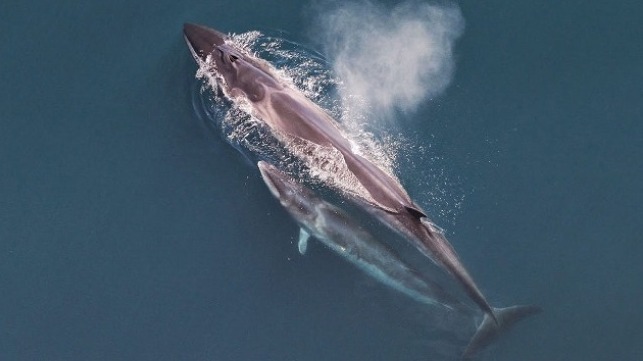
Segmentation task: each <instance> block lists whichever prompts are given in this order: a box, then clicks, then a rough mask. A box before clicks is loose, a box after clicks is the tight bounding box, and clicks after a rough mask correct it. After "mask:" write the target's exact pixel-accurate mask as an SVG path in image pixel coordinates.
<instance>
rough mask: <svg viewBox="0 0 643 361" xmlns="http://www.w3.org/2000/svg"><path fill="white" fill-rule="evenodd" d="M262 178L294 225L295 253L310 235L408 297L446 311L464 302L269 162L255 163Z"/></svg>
mask: <svg viewBox="0 0 643 361" xmlns="http://www.w3.org/2000/svg"><path fill="white" fill-rule="evenodd" d="M257 167H258V168H259V170H260V172H261V177H262V178H263V180H264V182H265V183H266V185H267V186H268V189H270V192H271V193H272V195H273V196H275V198H277V200H279V203H280V204H281V205H282V206H283V207H284V209H286V211H287V212H288V213H289V214H290V215H291V216H292V218H293V219H294V220H295V221H296V222H297V224H299V226H300V227H301V229H300V236H299V244H298V248H299V252H300V253H301V254H304V253H305V252H306V249H307V243H308V240H309V238H311V237H312V238H315V239H317V240H318V241H319V242H321V243H323V244H324V245H325V246H326V247H328V248H329V249H330V250H332V251H334V252H335V253H337V254H338V255H340V256H341V257H343V258H344V259H346V260H347V261H349V262H350V263H351V264H353V265H355V266H356V267H357V268H359V269H361V270H362V271H364V272H365V273H366V274H367V275H369V276H371V277H373V278H374V279H376V280H378V281H379V282H381V283H383V284H384V285H386V286H389V287H391V288H393V289H395V290H397V291H399V292H401V293H403V294H405V295H407V296H409V297H411V298H412V299H414V300H416V301H418V302H421V303H424V304H427V305H441V306H444V307H446V308H447V309H450V310H453V309H456V310H464V309H465V307H466V306H465V305H464V304H463V303H461V302H460V301H458V300H457V299H456V298H455V297H453V296H451V295H449V294H448V293H447V292H446V291H445V290H444V289H442V287H441V286H440V285H438V284H437V283H436V282H434V281H432V280H430V279H428V278H427V277H425V276H423V275H421V274H420V273H419V272H417V271H416V270H414V269H413V268H412V267H410V266H409V265H407V264H406V263H405V262H404V261H402V259H400V257H399V256H398V254H397V253H396V252H395V251H393V250H392V249H391V248H390V247H388V246H387V245H386V244H384V243H382V242H380V241H378V240H376V239H375V238H374V237H373V236H372V235H371V234H370V233H369V232H367V231H366V230H364V229H363V228H362V227H361V226H360V225H359V224H358V223H357V222H356V221H355V220H353V219H352V218H351V217H350V216H349V215H348V214H347V213H346V212H344V211H343V210H341V209H340V208H338V207H336V206H334V205H332V204H331V203H329V202H326V201H324V200H323V199H321V198H320V197H319V196H318V195H317V194H315V192H313V191H312V190H311V189H309V188H307V187H305V186H303V185H302V184H300V183H298V182H297V181H295V180H294V179H292V178H290V177H289V176H288V175H286V174H285V173H283V172H282V171H280V170H279V169H277V167H275V166H274V165H272V164H270V163H267V162H264V161H260V162H259V163H258V164H257Z"/></svg>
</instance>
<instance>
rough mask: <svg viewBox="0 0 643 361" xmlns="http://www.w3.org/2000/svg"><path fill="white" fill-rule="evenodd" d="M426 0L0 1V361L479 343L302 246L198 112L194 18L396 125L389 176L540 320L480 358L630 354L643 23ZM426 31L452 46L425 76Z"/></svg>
mask: <svg viewBox="0 0 643 361" xmlns="http://www.w3.org/2000/svg"><path fill="white" fill-rule="evenodd" d="M346 4H347V5H346ZM434 6H435V8H434V9H443V10H444V9H446V10H445V11H446V12H438V13H437V14H438V15H437V16H434V15H435V14H433V15H430V16H428V17H426V18H422V17H421V16H419V17H418V15H417V14H415V15H413V14H414V13H418V12H417V11H413V9H416V10H417V9H425V8H424V5H423V3H422V2H419V1H418V2H414V3H402V4H401V5H400V2H398V1H388V2H386V1H375V0H374V2H373V3H370V4H369V3H364V2H348V3H345V4H344V5H341V4H338V3H336V2H335V3H332V2H324V1H311V2H309V1H256V0H254V1H250V0H248V1H243V0H235V1H232V0H228V1H180V2H179V1H171V2H170V1H163V0H161V1H154V2H152V1H139V2H132V1H86V2H82V3H81V2H79V3H74V4H72V3H68V4H67V3H65V4H63V3H61V2H51V1H22V2H19V1H12V0H10V1H4V2H2V3H1V4H0V43H1V44H2V47H0V360H9V361H12V360H16V361H27V360H34V361H35V360H46V361H58V360H60V361H73V360H83V361H84V360H110V361H111V360H132V361H134V360H136V361H141V360H150V361H151V360H154V361H160V360H195V361H196V360H199V361H201V360H204V361H205V360H207V361H228V360H229V361H255V360H256V361H270V360H275V361H285V360H288V361H290V360H292V361H313V360H320V361H321V360H333V361H339V360H369V361H375V360H382V361H393V360H395V361H411V360H414V361H415V360H418V361H419V360H455V359H457V358H458V355H459V351H460V348H462V347H464V346H465V345H466V342H467V334H466V332H472V330H473V329H472V328H471V327H472V326H471V325H467V327H469V328H468V330H469V331H466V330H464V329H463V330H461V331H458V330H456V331H457V332H456V334H457V335H456V336H454V335H453V333H448V332H446V331H444V330H443V328H444V327H446V326H445V325H443V324H436V323H435V320H434V319H433V318H429V317H427V315H426V311H425V310H424V309H423V306H422V305H419V304H416V303H415V302H413V301H411V300H407V299H406V298H405V297H404V296H402V295H400V294H397V293H394V292H393V291H391V290H389V289H386V288H385V287H383V286H381V285H379V284H377V283H376V282H374V281H373V280H371V279H369V278H368V277H367V276H365V275H363V274H362V273H360V272H359V271H357V270H356V269H355V268H354V267H352V266H351V265H349V264H347V263H346V262H344V261H343V260H341V259H340V258H339V257H337V256H336V255H334V254H332V253H331V252H329V251H328V250H326V249H324V248H323V247H322V246H320V245H319V244H314V243H313V244H311V245H310V246H311V247H310V249H309V252H308V254H306V255H305V256H303V257H302V256H300V255H299V254H298V252H297V244H296V240H297V237H298V229H297V226H296V224H295V223H294V222H293V221H292V220H291V219H290V218H289V217H288V215H287V213H286V212H285V211H284V210H283V209H282V208H281V207H280V206H279V204H278V203H277V202H276V201H275V200H274V199H273V197H272V196H271V195H270V193H269V191H268V189H267V188H266V187H265V185H264V184H263V182H262V180H261V178H260V176H259V172H258V171H257V169H256V167H254V166H253V165H252V164H251V163H250V162H248V161H247V160H246V158H245V157H244V155H242V154H240V153H239V152H238V151H237V150H236V149H235V148H234V147H231V146H230V144H229V143H228V142H227V141H226V140H225V139H224V137H221V135H219V134H217V133H216V131H213V129H214V128H213V127H211V126H209V125H208V124H206V123H207V122H204V118H203V116H202V115H203V114H202V110H203V109H199V107H198V106H196V105H195V104H198V103H199V101H202V100H205V101H206V103H207V101H208V100H211V99H209V98H207V97H206V98H203V97H204V96H205V95H204V94H203V92H202V91H201V86H202V82H201V81H200V80H198V79H197V78H196V77H195V73H196V71H197V66H196V64H195V62H194V61H193V59H192V57H191V55H190V53H189V51H188V49H187V47H186V44H185V41H184V39H183V34H182V26H183V23H184V22H195V23H200V24H204V25H207V26H211V27H215V28H217V29H220V30H222V31H225V32H231V33H237V34H240V33H245V32H248V31H253V30H257V31H260V32H262V34H272V35H273V36H277V37H279V38H280V39H283V40H285V41H288V42H291V43H290V44H291V45H292V44H294V45H293V46H295V48H296V49H295V50H297V51H299V50H300V51H301V52H302V53H303V54H311V56H312V54H317V55H318V56H319V59H322V60H320V61H321V64H324V66H326V68H325V70H324V73H323V74H324V76H333V74H335V75H337V74H341V71H340V70H341V69H345V68H341V67H338V64H340V63H339V62H340V61H346V60H348V62H347V63H346V64H349V65H350V66H351V67H350V68H349V69H351V70H353V71H357V70H364V69H374V71H375V73H374V72H370V73H368V72H367V73H365V74H367V75H368V76H367V77H366V79H362V80H363V81H364V83H359V84H358V85H364V84H366V85H367V86H366V87H359V86H357V85H355V84H357V83H354V82H348V81H346V84H349V85H351V86H349V87H348V89H347V90H348V91H350V90H354V91H355V92H361V93H360V94H362V95H364V94H366V95H365V96H370V95H377V96H378V97H374V98H373V99H375V102H374V103H372V104H371V106H373V107H375V109H378V114H379V115H381V118H386V119H387V120H382V119H379V120H378V121H377V122H376V121H375V120H373V121H372V123H369V119H368V117H365V118H366V119H362V124H367V125H368V126H369V127H370V128H369V129H370V130H369V131H370V132H371V133H372V134H374V135H375V137H376V138H377V139H379V140H380V141H381V142H380V144H381V145H382V146H383V149H380V151H382V152H385V153H386V152H389V153H392V154H393V156H391V158H390V159H393V160H394V162H393V163H394V164H393V166H392V167H393V168H394V170H395V173H396V174H397V176H398V177H399V178H400V180H401V181H402V183H404V185H405V186H406V188H407V189H408V190H409V192H410V193H411V195H412V196H413V198H414V199H416V200H417V201H418V203H420V204H421V205H422V206H423V207H424V208H425V209H426V210H427V211H428V212H429V213H430V214H431V215H432V216H433V218H434V220H435V221H436V223H438V224H439V225H441V226H442V227H443V228H445V229H446V231H447V233H448V236H449V239H450V240H451V242H452V244H453V246H454V247H455V249H456V250H457V251H458V253H459V255H460V257H461V258H462V260H463V262H464V263H465V265H466V266H467V267H468V269H469V270H470V272H471V273H472V274H473V276H474V278H475V279H476V281H477V283H478V285H480V287H481V288H482V290H483V291H484V293H485V294H486V295H487V297H488V298H489V300H490V302H491V303H492V304H494V305H498V306H506V305H511V304H536V305H539V306H541V307H542V308H543V309H544V312H543V313H542V314H540V315H538V316H536V317H533V318H531V319H528V320H525V321H523V322H522V323H521V324H519V325H517V326H516V328H515V329H513V330H512V331H511V332H510V333H509V334H507V335H506V336H505V337H503V338H502V339H501V340H499V342H497V343H495V344H494V346H493V347H492V348H490V349H489V350H487V351H486V352H485V353H484V354H481V355H480V357H479V358H478V359H480V360H497V361H500V360H523V361H529V360H565V361H570V360H583V361H586V360H623V361H625V360H632V361H636V360H642V359H643V326H642V325H643V307H642V304H643V261H641V255H642V254H643V232H642V231H643V226H642V220H643V66H642V65H643V41H642V40H641V39H643V22H642V21H641V19H643V5H641V4H640V3H639V2H634V1H623V2H607V1H594V2H582V1H574V2H548V3H541V2H526V1H521V2H507V1H505V2H500V1H481V2H475V1H467V2H460V3H448V2H439V3H437V4H434ZM400 9H402V10H400ZM404 9H406V10H404ZM409 9H411V10H409ZM343 10H346V13H348V14H353V17H351V18H346V17H343V16H344V15H343V14H346V13H344V12H342V11H343ZM390 13H392V14H394V16H393V15H392V16H391V17H390V18H389V17H387V14H390ZM355 14H358V15H357V16H355ZM418 19H420V20H423V21H420V23H418V22H417V21H415V20H418ZM441 21H444V23H441ZM422 23H423V24H422ZM426 23H430V24H431V25H430V26H428V27H426ZM438 23H439V24H443V25H444V24H446V25H445V26H442V25H440V26H437V25H436V26H433V25H435V24H438ZM347 24H348V26H347ZM364 24H368V26H367V27H365V25H364ZM409 24H410V25H412V26H410V27H406V25H409ZM418 24H419V25H418ZM402 25H405V26H402ZM414 26H419V27H414ZM353 29H358V30H359V31H357V30H353ZM407 31H408V32H407ZM389 33H395V34H397V35H399V36H397V37H393V38H390V37H387V34H389ZM373 34H374V35H376V36H379V37H380V38H377V37H375V38H369V37H368V36H370V35H373ZM418 34H420V35H422V34H424V35H427V36H429V37H430V36H432V35H433V34H438V35H440V34H441V35H440V36H442V35H444V37H445V38H444V39H446V40H445V42H440V41H437V42H436V45H435V46H436V47H437V48H439V50H440V51H439V52H437V54H438V55H437V56H438V58H436V59H437V63H433V61H432V60H431V61H426V62H425V61H423V59H425V58H423V56H424V55H426V54H424V55H422V54H419V55H418V54H417V52H416V51H415V50H417V49H418V48H419V45H418V43H417V42H416V40H417V38H416V37H415V36H414V35H418ZM358 35H359V37H358ZM352 36H355V37H357V38H358V39H357V40H359V41H361V43H358V44H362V46H363V47H359V46H357V45H355V44H353V43H351V42H350V39H352ZM347 39H348V42H347ZM419 39H420V45H421V43H422V41H423V40H422V39H424V38H422V37H420V38H419ZM436 39H438V40H440V39H443V38H441V37H438V38H436ZM444 39H443V40H444ZM335 40H338V41H339V40H341V41H343V43H341V44H352V45H351V47H350V49H349V50H351V51H352V50H355V49H358V50H359V49H369V50H368V52H366V53H364V52H362V53H360V54H358V55H364V54H366V55H367V56H366V57H358V56H357V55H355V53H351V52H350V51H349V52H348V53H343V54H344V55H346V54H348V58H342V57H341V56H339V55H338V54H342V53H341V52H340V51H339V50H341V49H339V48H338V47H337V42H335ZM369 40H374V41H369ZM379 40H382V41H379ZM411 40H413V41H411ZM341 44H340V45H341ZM366 45H370V46H371V47H366ZM338 49H339V50H338ZM430 59H433V58H430ZM351 60H352V61H351ZM368 60H374V61H368ZM413 60H419V61H415V62H413ZM407 61H409V62H407ZM341 64H345V63H341ZM380 64H387V66H389V68H386V69H384V70H382V69H379V68H378V66H379V65H380ZM436 64H437V66H435V67H434V66H433V65H436ZM398 65H399V66H398ZM427 68H430V71H429V73H425V72H424V69H427ZM378 69H379V70H378ZM391 69H396V70H399V71H400V73H397V72H392V71H391ZM304 70H305V69H304ZM308 70H310V68H308ZM334 71H337V73H335V72H334ZM418 72H419V73H418ZM353 74H355V73H353ZM359 74H362V73H359ZM382 74H384V75H387V74H388V75H390V74H393V75H394V77H393V78H392V79H391V78H390V77H388V78H387V77H383V78H379V77H375V75H382ZM417 74H420V75H421V76H419V78H418V77H415V76H414V75H417ZM299 75H302V73H301V72H300V73H299ZM303 75H306V73H305V72H304V74H303ZM402 75H404V77H402ZM408 75H410V76H408ZM418 79H419V80H421V81H419V82H418V81H417V80H418ZM398 80H399V81H398ZM353 86H354V87H353ZM317 91H319V92H320V93H318V95H320V96H321V97H322V98H323V97H326V98H324V99H327V100H328V99H330V100H329V102H331V103H332V99H333V98H334V97H335V98H341V97H342V96H346V92H344V93H342V92H341V91H332V89H330V88H323V87H322V88H320V89H317ZM381 107H385V108H384V110H382V109H380V108H381ZM215 118H216V116H215ZM373 119H374V118H373ZM390 139H394V140H398V141H390ZM400 139H402V141H399V140H400ZM387 140H388V141H387ZM387 147H394V149H387ZM387 159H388V158H387ZM447 326H448V327H447V328H450V329H451V331H453V329H454V328H457V327H459V326H456V325H452V324H451V325H447ZM462 327H464V326H462ZM465 328H466V327H465Z"/></svg>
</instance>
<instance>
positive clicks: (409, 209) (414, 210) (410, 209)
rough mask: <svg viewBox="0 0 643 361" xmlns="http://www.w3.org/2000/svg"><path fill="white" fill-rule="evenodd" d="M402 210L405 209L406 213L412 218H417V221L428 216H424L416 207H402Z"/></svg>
mask: <svg viewBox="0 0 643 361" xmlns="http://www.w3.org/2000/svg"><path fill="white" fill-rule="evenodd" d="M404 209H406V211H407V212H409V213H411V214H412V215H413V216H414V217H417V218H418V219H422V218H428V216H427V215H426V214H424V212H422V211H421V210H420V209H418V208H416V207H410V206H404Z"/></svg>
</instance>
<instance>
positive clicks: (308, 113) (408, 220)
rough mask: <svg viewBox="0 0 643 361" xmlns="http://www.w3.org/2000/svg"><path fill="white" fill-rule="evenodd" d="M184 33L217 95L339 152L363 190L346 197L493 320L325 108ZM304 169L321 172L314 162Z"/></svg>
mask: <svg viewBox="0 0 643 361" xmlns="http://www.w3.org/2000/svg"><path fill="white" fill-rule="evenodd" d="M184 33H185V38H186V40H187V43H188V45H189V47H190V50H191V52H192V54H193V56H194V58H195V60H196V61H197V62H198V63H199V64H200V66H201V68H202V69H205V71H207V72H210V73H211V75H212V76H216V77H217V78H218V79H219V80H220V82H219V84H220V86H221V90H222V91H223V93H224V94H225V95H226V96H227V97H228V98H230V99H231V100H232V101H233V102H239V103H246V104H249V105H250V106H251V109H252V111H251V112H252V115H254V116H255V117H256V118H258V119H259V120H261V121H262V122H263V123H265V124H266V126H267V127H268V128H269V129H270V130H271V131H272V132H273V134H275V136H277V137H278V138H280V140H281V141H282V142H285V143H288V142H294V143H296V142H309V143H312V144H315V145H318V146H321V147H327V148H332V149H334V150H335V151H336V152H338V153H339V154H340V155H341V158H342V159H339V160H338V161H340V162H343V163H344V164H345V167H346V168H347V169H348V171H349V172H350V174H351V175H352V177H354V179H355V180H356V181H357V183H358V185H359V187H360V189H362V190H364V192H352V193H350V192H349V193H348V194H349V195H350V196H351V197H352V199H354V200H355V201H356V202H357V203H358V204H360V205H362V206H363V207H364V208H365V209H366V210H367V211H369V212H370V213H372V214H373V215H375V216H376V217H377V218H378V219H380V220H381V221H382V222H383V223H384V224H386V225H387V226H389V227H390V228H392V229H393V230H395V231H397V232H399V233H400V234H402V235H404V236H405V237H406V238H407V239H408V240H409V241H410V242H411V243H413V244H414V245H415V246H416V248H418V250H420V251H421V252H422V253H423V254H425V255H427V256H428V257H430V258H431V259H433V260H434V261H436V262H437V263H438V264H439V265H441V266H442V267H443V268H444V269H446V270H447V271H448V272H449V273H450V274H452V275H453V276H454V277H455V278H456V279H457V280H458V281H459V282H460V284H461V285H462V286H463V288H464V290H465V291H466V292H467V294H468V295H469V296H470V297H471V299H472V300H473V301H474V302H475V303H476V304H477V305H478V306H479V307H480V308H481V309H482V310H483V311H484V312H485V313H487V314H488V315H489V316H490V317H491V318H492V319H495V315H494V313H493V309H492V308H491V306H490V305H489V303H488V302H487V300H486V298H485V297H484V295H483V294H482V292H481V291H480V289H479V288H478V287H477V285H476V283H475V282H474V281H473V278H472V277H471V276H470V275H469V273H468V272H467V270H466V268H465V267H464V265H463V264H462V262H461V261H460V260H459V258H458V256H457V253H456V252H455V250H454V249H453V247H452V246H451V245H450V243H449V242H448V241H447V239H446V238H445V237H444V235H443V234H442V232H441V230H440V229H439V228H437V227H435V226H434V225H433V223H432V222H431V221H430V220H429V218H428V217H427V215H426V214H425V212H424V211H423V210H422V209H421V208H420V207H419V206H417V205H416V204H415V203H414V202H413V201H412V200H411V198H410V197H409V196H408V194H407V192H406V191H405V190H404V188H403V187H402V186H401V185H400V183H399V182H398V181H397V179H395V178H394V177H393V176H391V175H390V174H388V173H386V172H385V171H383V170H382V169H381V168H379V167H378V166H377V165H376V164H375V163H373V162H371V161H370V160H368V159H366V158H364V157H362V156H361V155H359V154H357V153H355V152H354V151H352V149H351V145H350V142H349V140H348V138H347V137H346V136H345V135H344V134H343V133H342V131H341V130H340V129H339V128H338V126H337V124H336V122H335V121H334V120H333V119H332V118H331V117H330V116H329V115H328V114H327V113H326V112H325V111H324V110H323V109H321V108H320V107H319V106H317V105H316V104H315V103H314V102H312V101H311V100H309V99H308V98H306V97H305V96H304V95H303V94H302V93H301V92H300V91H298V90H297V89H294V88H293V87H291V86H289V85H288V84H287V83H286V82H284V81H282V80H281V79H279V77H278V76H276V72H275V71H274V69H272V68H271V66H270V65H269V64H268V63H266V62H265V61H263V60H261V59H258V58H256V57H254V56H252V55H250V54H248V53H246V52H244V51H242V50H241V49H238V48H236V47H235V46H234V45H233V44H231V43H230V42H229V41H228V39H227V38H226V37H225V35H223V34H222V33H221V32H218V31H216V30H213V29H210V28H207V27H204V26H200V25H194V24H185V26H184ZM313 159H314V158H313ZM306 166H308V167H309V168H315V167H320V165H319V164H315V163H314V162H312V163H311V162H309V163H308V164H306ZM340 190H342V189H341V187H340Z"/></svg>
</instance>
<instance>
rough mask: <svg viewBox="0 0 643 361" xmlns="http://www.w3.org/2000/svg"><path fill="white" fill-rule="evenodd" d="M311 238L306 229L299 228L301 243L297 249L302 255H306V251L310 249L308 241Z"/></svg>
mask: <svg viewBox="0 0 643 361" xmlns="http://www.w3.org/2000/svg"><path fill="white" fill-rule="evenodd" d="M309 238H310V233H308V232H306V230H305V229H303V228H299V243H297V248H298V249H299V253H300V254H301V255H304V254H306V249H308V239H309Z"/></svg>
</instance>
